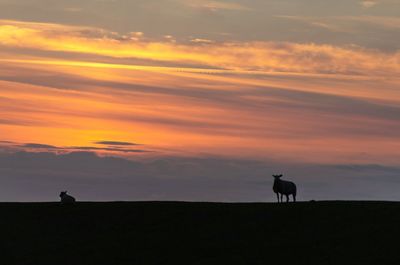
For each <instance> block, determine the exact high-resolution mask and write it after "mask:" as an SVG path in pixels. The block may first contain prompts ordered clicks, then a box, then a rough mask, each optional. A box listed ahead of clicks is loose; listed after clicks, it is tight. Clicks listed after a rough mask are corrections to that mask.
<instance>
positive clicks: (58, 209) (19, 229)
mask: <svg viewBox="0 0 400 265" xmlns="http://www.w3.org/2000/svg"><path fill="white" fill-rule="evenodd" d="M0 213H1V216H0V251H1V252H0V264H5V265H13V264H21V265H22V264H23V265H29V264H32V265H33V264H34V265H47V264H51V265H63V264H68V265H81V264H82V265H85V264H88V265H102V264H107V265H118V264H132V265H133V264H139V265H141V264H146V265H152V264H174V265H178V264H185V265H191V264H206V265H213V264H218V265H223V264H246V265H247V264H249V265H251V264H274V265H275V264H285V265H291V264H318V265H325V264H352V265H356V264H362V265H367V264H374V265H386V264H400V203H390V202H301V203H296V204H280V205H278V204H271V203H249V204H221V203H178V202H177V203H175V202H132V203H131V202H125V203H119V202H116V203H78V204H76V205H70V206H61V205H59V204H58V203H31V204H28V203H21V204H18V203H2V204H0Z"/></svg>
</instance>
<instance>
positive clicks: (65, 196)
mask: <svg viewBox="0 0 400 265" xmlns="http://www.w3.org/2000/svg"><path fill="white" fill-rule="evenodd" d="M60 198H61V203H62V204H70V203H75V198H74V197H72V196H70V195H68V194H67V191H62V192H61V193H60Z"/></svg>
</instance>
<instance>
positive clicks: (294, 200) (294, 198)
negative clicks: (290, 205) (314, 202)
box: [293, 194, 296, 202]
mask: <svg viewBox="0 0 400 265" xmlns="http://www.w3.org/2000/svg"><path fill="white" fill-rule="evenodd" d="M293 202H296V195H295V194H293Z"/></svg>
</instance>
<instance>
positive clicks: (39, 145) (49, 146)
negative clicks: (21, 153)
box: [21, 143, 59, 149]
mask: <svg viewBox="0 0 400 265" xmlns="http://www.w3.org/2000/svg"><path fill="white" fill-rule="evenodd" d="M21 147H25V148H34V149H59V148H58V147H56V146H53V145H47V144H36V143H27V144H24V145H22V146H21Z"/></svg>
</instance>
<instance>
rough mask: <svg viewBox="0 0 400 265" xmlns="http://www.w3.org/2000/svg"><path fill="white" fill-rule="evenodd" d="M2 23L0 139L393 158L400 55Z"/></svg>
mask: <svg viewBox="0 0 400 265" xmlns="http://www.w3.org/2000/svg"><path fill="white" fill-rule="evenodd" d="M1 24H2V25H1V26H0V43H1V45H3V46H2V48H3V50H1V49H0V52H1V54H2V55H3V56H2V59H1V60H0V70H1V71H0V86H1V87H2V89H0V113H1V117H2V118H1V119H0V130H1V132H2V136H1V139H0V140H11V141H15V142H19V143H37V144H42V145H53V146H62V147H73V146H75V147H79V146H81V147H85V148H90V147H93V150H97V149H96V145H95V144H94V142H95V141H99V140H102V139H107V140H109V141H114V142H138V143H141V144H144V145H145V146H146V147H148V148H150V149H151V150H157V151H158V152H159V153H166V152H168V153H169V154H171V153H173V154H180V155H182V154H185V155H191V154H196V155H201V154H213V155H226V156H241V157H265V156H273V157H274V156H276V157H286V158H290V159H294V160H313V161H322V160H324V161H336V162H337V161H343V160H345V161H348V160H351V161H361V160H363V159H364V160H365V161H367V160H368V161H374V160H373V159H375V158H380V159H386V161H392V159H391V157H396V155H398V154H399V151H398V150H400V148H398V146H395V144H393V142H394V141H395V140H396V139H398V135H399V131H400V125H399V123H398V117H399V116H400V109H399V108H398V105H399V103H400V102H399V98H400V94H399V93H400V92H399V90H398V89H397V88H398V86H399V79H398V73H399V61H398V58H399V53H383V52H379V51H373V50H367V49H363V48H360V47H334V46H329V45H315V44H295V43H272V42H252V43H207V44H204V43H202V44H193V43H186V44H182V43H181V44H178V43H171V42H157V41H152V40H148V39H145V38H144V37H143V36H137V39H135V40H132V39H129V38H120V37H119V35H118V34H115V33H110V32H106V31H102V30H98V29H92V28H82V27H69V26H62V25H53V24H50V25H49V24H35V23H23V22H10V21H3V22H2V23H1ZM136 35H137V34H136ZM139 35H141V34H139ZM24 51H29V52H30V53H27V54H24ZM32 51H33V52H32ZM46 52H50V53H48V54H47V53H46ZM72 53H76V54H77V55H87V54H89V55H93V57H92V58H91V60H88V61H83V60H77V59H76V58H77V57H73V56H71V54H72ZM125 57H129V58H138V59H141V60H142V63H143V65H137V64H129V62H130V61H129V60H128V61H126V62H125V63H123V62H124V61H121V58H125ZM78 58H79V57H78ZM105 58H106V59H107V61H106V62H104V60H105ZM167 63H168V64H167ZM377 88H379V89H377ZM310 147H312V148H310ZM370 150H371V151H370ZM98 151H99V152H100V150H98ZM102 151H105V150H102ZM372 151H373V153H371V152H372ZM365 152H366V153H368V158H365V157H364V155H363V154H364V153H365ZM125 155H126V154H125ZM152 155H154V154H152Z"/></svg>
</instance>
